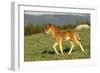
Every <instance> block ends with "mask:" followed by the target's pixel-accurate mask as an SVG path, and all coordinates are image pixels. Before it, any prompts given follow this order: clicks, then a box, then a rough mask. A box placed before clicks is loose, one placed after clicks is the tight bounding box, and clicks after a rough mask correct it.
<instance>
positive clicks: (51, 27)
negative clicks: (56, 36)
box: [45, 23, 54, 34]
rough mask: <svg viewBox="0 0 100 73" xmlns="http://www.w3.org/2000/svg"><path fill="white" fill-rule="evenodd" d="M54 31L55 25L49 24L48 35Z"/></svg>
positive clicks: (46, 31) (46, 30)
mask: <svg viewBox="0 0 100 73" xmlns="http://www.w3.org/2000/svg"><path fill="white" fill-rule="evenodd" d="M53 29H54V25H53V24H51V23H48V24H47V27H46V29H45V33H46V34H49V33H50V32H52V31H53Z"/></svg>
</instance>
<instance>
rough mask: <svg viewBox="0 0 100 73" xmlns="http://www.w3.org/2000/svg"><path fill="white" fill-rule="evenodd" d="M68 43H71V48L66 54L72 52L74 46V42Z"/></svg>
mask: <svg viewBox="0 0 100 73" xmlns="http://www.w3.org/2000/svg"><path fill="white" fill-rule="evenodd" d="M70 43H71V49H70V51H69V52H68V55H69V54H70V53H71V52H72V50H73V48H74V46H75V44H74V42H70Z"/></svg>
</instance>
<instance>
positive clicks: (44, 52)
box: [41, 47, 75, 55]
mask: <svg viewBox="0 0 100 73" xmlns="http://www.w3.org/2000/svg"><path fill="white" fill-rule="evenodd" d="M69 50H70V48H69V47H67V48H64V50H63V52H69ZM73 51H75V50H74V49H73ZM58 52H59V53H61V51H60V50H59V51H58ZM41 54H52V55H54V54H56V53H55V51H54V50H48V49H44V50H43V51H42V52H41Z"/></svg>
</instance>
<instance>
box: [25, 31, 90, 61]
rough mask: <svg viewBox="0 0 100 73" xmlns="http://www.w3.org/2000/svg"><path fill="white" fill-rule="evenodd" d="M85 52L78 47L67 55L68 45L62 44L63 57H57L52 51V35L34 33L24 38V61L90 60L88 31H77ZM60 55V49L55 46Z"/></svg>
mask: <svg viewBox="0 0 100 73" xmlns="http://www.w3.org/2000/svg"><path fill="white" fill-rule="evenodd" d="M77 32H78V34H79V36H80V38H81V40H80V41H81V43H82V45H83V48H84V50H85V52H82V51H81V49H80V47H79V46H75V47H74V49H73V51H72V53H71V54H70V55H68V51H69V50H70V43H69V42H64V43H63V51H64V55H57V54H56V53H55V51H54V49H53V47H52V46H53V44H54V40H53V38H52V35H51V34H49V35H46V34H45V33H36V34H32V35H27V36H25V37H24V61H49V60H69V59H87V58H90V29H82V30H78V31H77ZM57 50H58V51H59V53H60V49H59V47H58V46H57Z"/></svg>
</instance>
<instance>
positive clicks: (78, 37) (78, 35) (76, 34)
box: [76, 32, 80, 40]
mask: <svg viewBox="0 0 100 73" xmlns="http://www.w3.org/2000/svg"><path fill="white" fill-rule="evenodd" d="M76 37H77V38H78V40H80V37H79V35H78V33H77V32H76Z"/></svg>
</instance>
